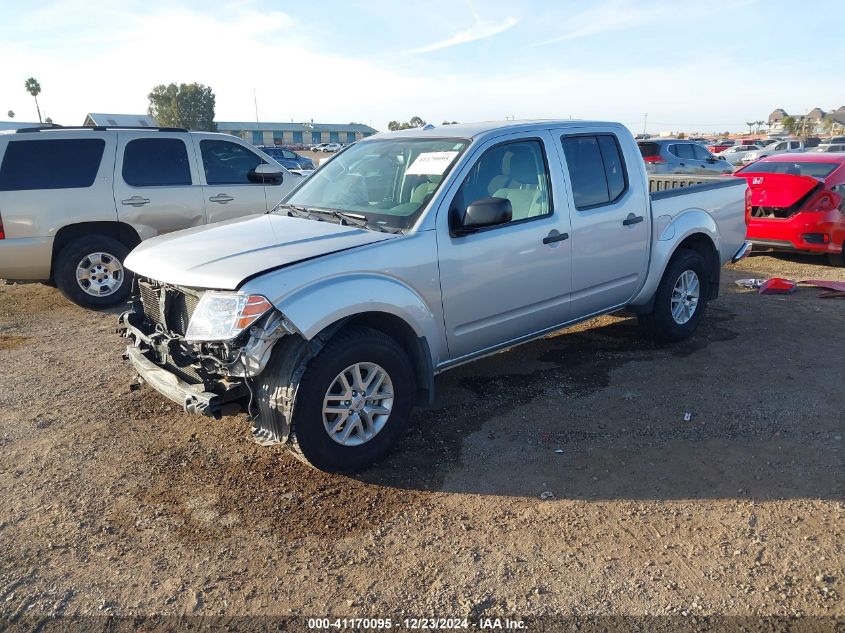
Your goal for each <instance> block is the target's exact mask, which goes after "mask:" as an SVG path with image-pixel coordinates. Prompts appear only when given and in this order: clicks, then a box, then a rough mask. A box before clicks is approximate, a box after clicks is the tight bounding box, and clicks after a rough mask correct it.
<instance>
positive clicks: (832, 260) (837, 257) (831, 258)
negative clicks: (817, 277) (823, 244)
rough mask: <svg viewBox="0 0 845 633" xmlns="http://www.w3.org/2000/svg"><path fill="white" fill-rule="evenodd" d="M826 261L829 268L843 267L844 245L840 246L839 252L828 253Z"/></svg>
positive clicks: (844, 263)
mask: <svg viewBox="0 0 845 633" xmlns="http://www.w3.org/2000/svg"><path fill="white" fill-rule="evenodd" d="M827 261H828V263H829V264H830V265H831V266H845V243H843V244H842V250H841V251H840V252H838V253H828V254H827Z"/></svg>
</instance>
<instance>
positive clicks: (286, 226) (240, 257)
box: [125, 214, 399, 290]
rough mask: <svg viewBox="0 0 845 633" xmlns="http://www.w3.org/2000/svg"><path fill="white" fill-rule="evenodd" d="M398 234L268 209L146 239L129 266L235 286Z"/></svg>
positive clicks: (175, 280)
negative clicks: (260, 274) (297, 264)
mask: <svg viewBox="0 0 845 633" xmlns="http://www.w3.org/2000/svg"><path fill="white" fill-rule="evenodd" d="M396 237H399V235H398V234H392V233H380V232H377V231H368V230H365V229H360V228H356V227H352V226H342V225H340V224H334V223H332V222H321V221H317V220H308V219H305V218H291V217H287V216H282V215H275V214H264V215H257V216H249V217H246V218H240V219H237V220H232V221H229V222H219V223H217V224H210V225H207V226H200V227H196V228H192V229H187V230H184V231H178V232H176V233H171V234H169V235H161V236H159V237H154V238H152V239H150V240H147V241H145V242H141V244H140V245H139V246H137V247H136V248H135V249H134V250H133V251H132V252H131V253H130V254H129V256H128V257H127V258H126V262H125V264H126V267H127V268H128V269H129V270H131V271H133V272H134V273H136V274H138V275H141V276H142V277H149V278H150V279H155V280H157V281H161V282H164V283H169V284H173V285H177V286H187V287H190V288H213V289H217V290H235V289H237V288H238V286H239V285H240V284H241V283H242V282H243V281H244V280H245V279H246V278H247V277H251V276H253V275H256V274H258V273H261V272H263V271H265V270H269V269H272V268H281V267H283V266H288V265H290V264H295V263H296V262H300V261H303V260H306V259H313V258H314V257H321V256H323V255H329V254H331V253H335V252H337V251H342V250H347V249H350V248H355V247H358V246H364V245H366V244H373V243H375V242H380V241H383V240H389V239H393V238H396Z"/></svg>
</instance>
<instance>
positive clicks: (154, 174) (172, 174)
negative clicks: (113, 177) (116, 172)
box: [122, 138, 191, 187]
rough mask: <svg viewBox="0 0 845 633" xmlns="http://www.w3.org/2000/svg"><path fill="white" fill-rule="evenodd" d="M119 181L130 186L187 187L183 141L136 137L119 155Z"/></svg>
mask: <svg viewBox="0 0 845 633" xmlns="http://www.w3.org/2000/svg"><path fill="white" fill-rule="evenodd" d="M122 173H123V181H124V182H125V183H126V184H127V185H129V186H131V187H166V186H171V187H174V186H182V185H190V184H191V164H190V162H189V161H188V150H187V148H186V147H185V143H184V141H182V140H180V139H178V138H139V139H135V140H132V141H129V142H128V143H127V144H126V149H125V150H124V152H123V172H122Z"/></svg>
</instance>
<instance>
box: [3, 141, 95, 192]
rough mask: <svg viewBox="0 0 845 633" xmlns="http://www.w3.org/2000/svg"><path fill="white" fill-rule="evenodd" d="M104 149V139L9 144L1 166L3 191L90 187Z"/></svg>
mask: <svg viewBox="0 0 845 633" xmlns="http://www.w3.org/2000/svg"><path fill="white" fill-rule="evenodd" d="M105 147H106V142H105V141H104V140H103V139H101V138H84V139H82V138H80V139H52V140H45V141H9V144H8V146H7V147H6V154H5V155H4V156H3V164H2V166H0V191H24V190H29V189H77V188H83V187H90V186H91V185H93V184H94V179H95V178H96V177H97V171H99V169H100V161H101V160H102V158H103V150H104V149H105Z"/></svg>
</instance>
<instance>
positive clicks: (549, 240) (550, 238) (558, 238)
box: [543, 230, 569, 244]
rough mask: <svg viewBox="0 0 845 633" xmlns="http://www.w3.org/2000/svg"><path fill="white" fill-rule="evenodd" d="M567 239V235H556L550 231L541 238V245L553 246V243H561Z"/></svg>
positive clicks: (556, 233) (554, 231) (553, 231)
mask: <svg viewBox="0 0 845 633" xmlns="http://www.w3.org/2000/svg"><path fill="white" fill-rule="evenodd" d="M568 239H569V233H558V232H557V231H556V230H552V232H551V233H549V234H548V235H547V236H546V237H544V238H543V244H554V243H555V242H562V241H563V240H568Z"/></svg>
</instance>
